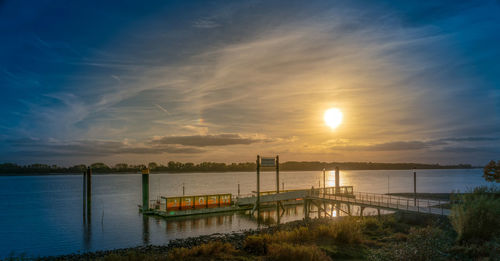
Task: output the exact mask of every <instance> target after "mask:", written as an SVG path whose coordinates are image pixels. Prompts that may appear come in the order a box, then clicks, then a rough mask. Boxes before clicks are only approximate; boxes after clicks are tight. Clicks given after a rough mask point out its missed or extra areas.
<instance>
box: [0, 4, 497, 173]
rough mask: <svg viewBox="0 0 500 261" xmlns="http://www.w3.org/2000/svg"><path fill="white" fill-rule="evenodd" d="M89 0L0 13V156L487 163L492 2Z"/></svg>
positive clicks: (3, 8)
mask: <svg viewBox="0 0 500 261" xmlns="http://www.w3.org/2000/svg"><path fill="white" fill-rule="evenodd" d="M104 2H105V3H103V1H71V2H69V3H68V2H67V1H49V0H47V1H9V0H6V1H1V2H0V33H1V34H0V40H1V41H0V47H1V48H0V88H1V94H2V96H3V99H2V103H0V117H1V118H2V119H3V120H2V121H1V122H0V144H2V146H1V147H0V161H4V162H7V161H8V162H17V163H32V162H42V163H57V164H63V165H70V164H76V163H91V162H95V161H103V162H106V163H109V164H114V163H118V162H128V163H145V162H149V161H157V162H162V163H165V162H167V161H169V160H178V161H192V162H200V161H206V160H208V161H217V162H239V161H252V160H253V159H254V157H255V155H256V154H263V155H274V154H280V155H281V158H282V159H283V160H284V161H287V160H321V161H383V162H426V163H442V164H447V163H472V164H484V163H486V162H487V161H489V160H491V159H498V155H500V62H499V61H500V48H499V47H498V46H500V34H499V33H498V32H500V3H499V2H498V1H475V2H470V1H464V2H460V1H432V2H428V3H421V2H422V1H414V2H412V1H307V2H304V1H148V2H147V4H146V3H138V2H137V1H115V2H113V1H104ZM330 107H336V108H339V109H340V110H342V112H343V114H344V121H343V123H342V125H340V126H339V127H338V128H337V129H335V130H331V129H329V128H328V127H327V126H326V125H325V124H324V122H323V120H322V116H323V112H324V111H325V110H327V109H328V108H330Z"/></svg>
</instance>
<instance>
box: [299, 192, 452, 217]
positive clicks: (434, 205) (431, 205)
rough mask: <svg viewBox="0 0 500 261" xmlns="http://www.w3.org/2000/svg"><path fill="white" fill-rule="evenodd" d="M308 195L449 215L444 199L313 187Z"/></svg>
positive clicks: (367, 205)
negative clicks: (335, 191)
mask: <svg viewBox="0 0 500 261" xmlns="http://www.w3.org/2000/svg"><path fill="white" fill-rule="evenodd" d="M308 196H309V197H316V198H322V199H329V200H336V201H342V202H346V203H354V204H358V205H365V206H366V207H381V208H387V209H394V210H406V211H412V212H418V213H429V214H438V215H449V213H450V210H449V209H444V208H443V204H446V203H449V202H448V201H444V200H432V199H418V198H417V199H415V198H407V197H399V196H391V195H384V194H376V193H366V192H352V193H349V194H346V193H329V191H328V190H326V193H325V190H324V189H322V188H321V189H314V190H312V189H311V190H310V191H309V193H308Z"/></svg>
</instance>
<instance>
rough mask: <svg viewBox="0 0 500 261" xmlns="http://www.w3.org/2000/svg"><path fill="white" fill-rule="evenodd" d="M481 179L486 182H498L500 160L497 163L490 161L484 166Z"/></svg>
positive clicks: (499, 177) (499, 180) (499, 179)
mask: <svg viewBox="0 0 500 261" xmlns="http://www.w3.org/2000/svg"><path fill="white" fill-rule="evenodd" d="M483 178H484V179H485V180H486V181H488V182H494V181H496V182H497V183H498V182H500V160H499V161H498V162H497V163H495V161H493V160H492V161H490V162H489V163H488V164H487V165H486V166H484V170H483Z"/></svg>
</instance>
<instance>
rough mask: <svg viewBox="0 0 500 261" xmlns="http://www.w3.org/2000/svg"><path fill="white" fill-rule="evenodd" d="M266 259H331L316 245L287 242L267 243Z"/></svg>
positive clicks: (301, 260) (275, 260) (314, 260)
mask: <svg viewBox="0 0 500 261" xmlns="http://www.w3.org/2000/svg"><path fill="white" fill-rule="evenodd" d="M266 260H271V261H290V260H296V261H331V259H330V258H329V257H328V256H327V255H326V254H325V253H324V252H323V251H321V250H320V249H319V248H318V247H316V246H304V245H292V244H288V243H282V244H271V245H269V253H268V255H267V258H266Z"/></svg>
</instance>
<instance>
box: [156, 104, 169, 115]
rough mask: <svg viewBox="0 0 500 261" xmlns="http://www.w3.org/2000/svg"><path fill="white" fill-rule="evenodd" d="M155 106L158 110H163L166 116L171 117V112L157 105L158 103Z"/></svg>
mask: <svg viewBox="0 0 500 261" xmlns="http://www.w3.org/2000/svg"><path fill="white" fill-rule="evenodd" d="M155 106H156V107H157V108H158V109H160V110H162V111H163V112H165V113H166V114H168V115H170V112H168V111H167V110H166V109H165V108H163V107H161V106H160V105H159V104H156V103H155Z"/></svg>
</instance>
